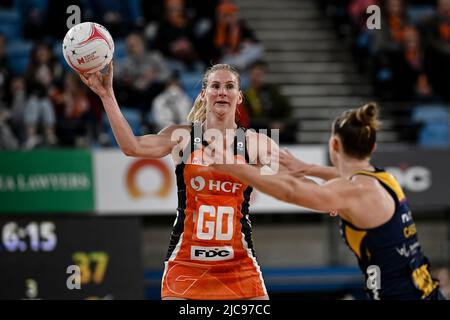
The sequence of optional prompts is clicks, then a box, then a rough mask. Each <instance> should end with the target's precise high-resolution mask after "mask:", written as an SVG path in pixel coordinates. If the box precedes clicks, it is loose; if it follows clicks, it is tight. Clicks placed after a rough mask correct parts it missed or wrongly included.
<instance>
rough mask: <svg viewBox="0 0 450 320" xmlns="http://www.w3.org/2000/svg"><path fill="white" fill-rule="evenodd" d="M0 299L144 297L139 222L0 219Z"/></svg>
mask: <svg viewBox="0 0 450 320" xmlns="http://www.w3.org/2000/svg"><path fill="white" fill-rule="evenodd" d="M0 233H1V238H0V283H1V286H0V299H143V293H144V288H143V279H144V277H143V269H142V261H141V245H140V243H141V239H140V219H139V218H136V217H127V218H122V217H120V218H119V217H113V218H106V217H102V218H98V217H86V216H83V217H71V216H55V215H51V216H36V215H33V216H29V217H27V216H17V215H15V216H2V217H0Z"/></svg>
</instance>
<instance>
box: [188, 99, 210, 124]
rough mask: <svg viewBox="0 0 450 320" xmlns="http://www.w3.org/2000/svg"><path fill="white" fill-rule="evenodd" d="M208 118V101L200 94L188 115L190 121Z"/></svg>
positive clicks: (201, 120)
mask: <svg viewBox="0 0 450 320" xmlns="http://www.w3.org/2000/svg"><path fill="white" fill-rule="evenodd" d="M205 120H206V103H205V101H204V100H203V99H202V97H201V95H200V94H199V95H198V96H197V98H196V99H195V102H194V105H193V107H192V109H191V112H189V114H188V116H187V121H188V123H194V122H197V121H200V122H203V121H205Z"/></svg>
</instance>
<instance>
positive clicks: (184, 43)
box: [0, 0, 273, 150]
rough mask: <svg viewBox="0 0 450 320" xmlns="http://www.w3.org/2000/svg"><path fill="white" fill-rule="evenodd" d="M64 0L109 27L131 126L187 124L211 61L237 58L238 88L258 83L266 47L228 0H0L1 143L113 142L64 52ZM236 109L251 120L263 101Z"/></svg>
mask: <svg viewBox="0 0 450 320" xmlns="http://www.w3.org/2000/svg"><path fill="white" fill-rule="evenodd" d="M70 5H77V6H79V7H80V9H81V14H82V17H81V21H82V22H83V21H95V22H97V23H100V24H102V25H104V26H105V27H106V28H107V29H108V30H109V31H110V33H111V35H112V36H113V39H114V41H115V54H114V67H115V69H114V88H115V93H116V96H117V100H118V102H119V105H120V106H121V109H122V111H123V113H124V115H125V117H126V118H127V119H128V121H129V123H130V125H131V127H132V129H133V131H134V132H135V134H146V133H155V132H158V131H159V130H161V129H162V128H163V127H165V126H166V125H168V124H170V123H184V122H185V121H186V116H187V114H188V112H189V110H190V108H191V106H192V103H193V100H195V98H196V96H197V94H198V93H199V91H200V89H201V80H202V77H203V73H204V71H205V69H206V68H207V67H209V66H211V65H212V64H215V63H229V64H232V65H233V66H235V67H236V68H237V69H238V70H239V71H240V72H241V73H242V89H244V90H251V87H252V85H253V82H255V86H258V87H262V86H264V83H263V79H262V78H263V77H264V72H265V64H264V63H263V62H262V61H261V59H262V57H263V47H262V45H261V44H260V43H259V41H258V39H257V38H256V37H255V35H254V33H253V31H252V30H250V29H249V28H248V27H247V26H246V24H245V22H244V21H243V20H241V19H240V18H239V9H238V7H237V6H236V5H235V4H234V3H232V2H231V1H226V0H220V1H219V0H211V1H200V0H186V1H185V0H164V1H140V0H132V1H122V0H115V1H114V0H107V1H106V0H105V1H101V0H98V1H81V0H80V1H76V0H70V1H69V0H66V1H65V0H62V1H61V0H58V1H53V0H1V1H0V128H1V129H0V130H1V131H0V149H7V150H15V149H22V150H31V149H34V148H39V147H73V146H75V147H95V146H111V145H115V140H114V138H113V135H112V132H111V129H110V127H109V125H108V124H107V119H106V117H105V114H104V112H103V109H102V105H101V101H100V100H99V99H98V97H96V96H95V94H93V93H92V92H90V91H89V90H88V89H87V88H86V87H85V86H84V85H83V84H82V82H81V81H80V79H79V78H78V76H77V75H76V74H75V73H74V72H73V71H71V70H70V69H69V67H68V65H67V64H66V63H65V61H64V58H63V55H62V51H61V41H62V39H63V38H64V35H65V33H66V32H67V27H66V20H67V19H68V17H69V15H70V14H69V13H66V10H67V8H68V7H69V6H70ZM252 69H254V70H256V69H257V72H256V73H255V76H256V77H257V79H255V80H254V81H250V80H249V78H248V77H247V76H246V74H247V71H248V70H252ZM255 76H254V77H253V78H255ZM251 82H252V83H251ZM258 89H259V88H258ZM237 113H238V118H239V121H240V124H241V125H242V126H246V127H249V126H250V125H251V124H250V120H249V119H255V120H258V119H261V120H262V118H263V115H264V114H265V110H264V107H263V106H261V105H260V104H259V105H251V106H249V108H247V107H246V106H244V105H241V106H239V110H238V112H237ZM270 116H273V115H270ZM267 119H269V117H267ZM263 126H265V124H264V125H263Z"/></svg>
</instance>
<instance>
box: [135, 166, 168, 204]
mask: <svg viewBox="0 0 450 320" xmlns="http://www.w3.org/2000/svg"><path fill="white" fill-rule="evenodd" d="M147 167H152V168H153V169H155V170H157V171H159V173H160V174H161V175H162V178H163V179H162V180H163V182H162V183H161V187H160V188H159V189H158V190H157V191H155V192H144V191H142V190H140V189H139V187H138V185H137V183H136V177H137V176H138V173H139V171H140V170H141V169H144V168H147ZM126 184H127V189H128V193H129V194H130V196H131V197H132V198H140V197H143V196H149V195H151V196H157V197H159V198H165V197H167V196H168V194H169V192H170V189H171V188H172V177H171V174H170V170H169V168H168V167H167V165H166V164H165V163H164V162H163V161H161V160H154V159H142V160H138V161H135V162H134V163H133V164H132V165H131V166H130V167H129V168H128V172H127V176H126Z"/></svg>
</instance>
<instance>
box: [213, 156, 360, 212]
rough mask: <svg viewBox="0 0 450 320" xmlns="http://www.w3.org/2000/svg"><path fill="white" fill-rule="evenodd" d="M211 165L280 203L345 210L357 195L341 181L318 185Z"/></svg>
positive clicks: (243, 167) (253, 170)
mask: <svg viewBox="0 0 450 320" xmlns="http://www.w3.org/2000/svg"><path fill="white" fill-rule="evenodd" d="M211 165H212V166H213V167H214V168H216V169H218V170H221V171H223V172H227V173H229V174H231V175H233V176H235V177H237V178H238V179H240V180H241V181H243V182H244V183H246V184H249V185H252V186H253V187H255V188H256V189H258V190H260V191H261V192H264V193H266V194H268V195H270V196H272V197H274V198H277V199H279V200H281V201H285V202H289V203H293V204H296V205H299V206H303V207H307V208H310V209H313V210H318V211H323V212H331V211H336V210H345V209H347V204H348V203H349V201H351V199H352V198H353V197H355V196H356V195H357V194H358V190H355V186H354V185H352V184H351V183H349V182H348V181H347V180H345V179H340V178H339V179H334V180H331V181H329V182H327V183H325V184H323V185H318V184H315V183H311V181H309V180H308V179H305V178H302V179H299V178H296V177H293V176H292V175H289V174H287V173H278V174H276V175H262V174H261V172H260V170H259V169H258V168H255V167H252V166H250V165H247V164H211Z"/></svg>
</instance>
